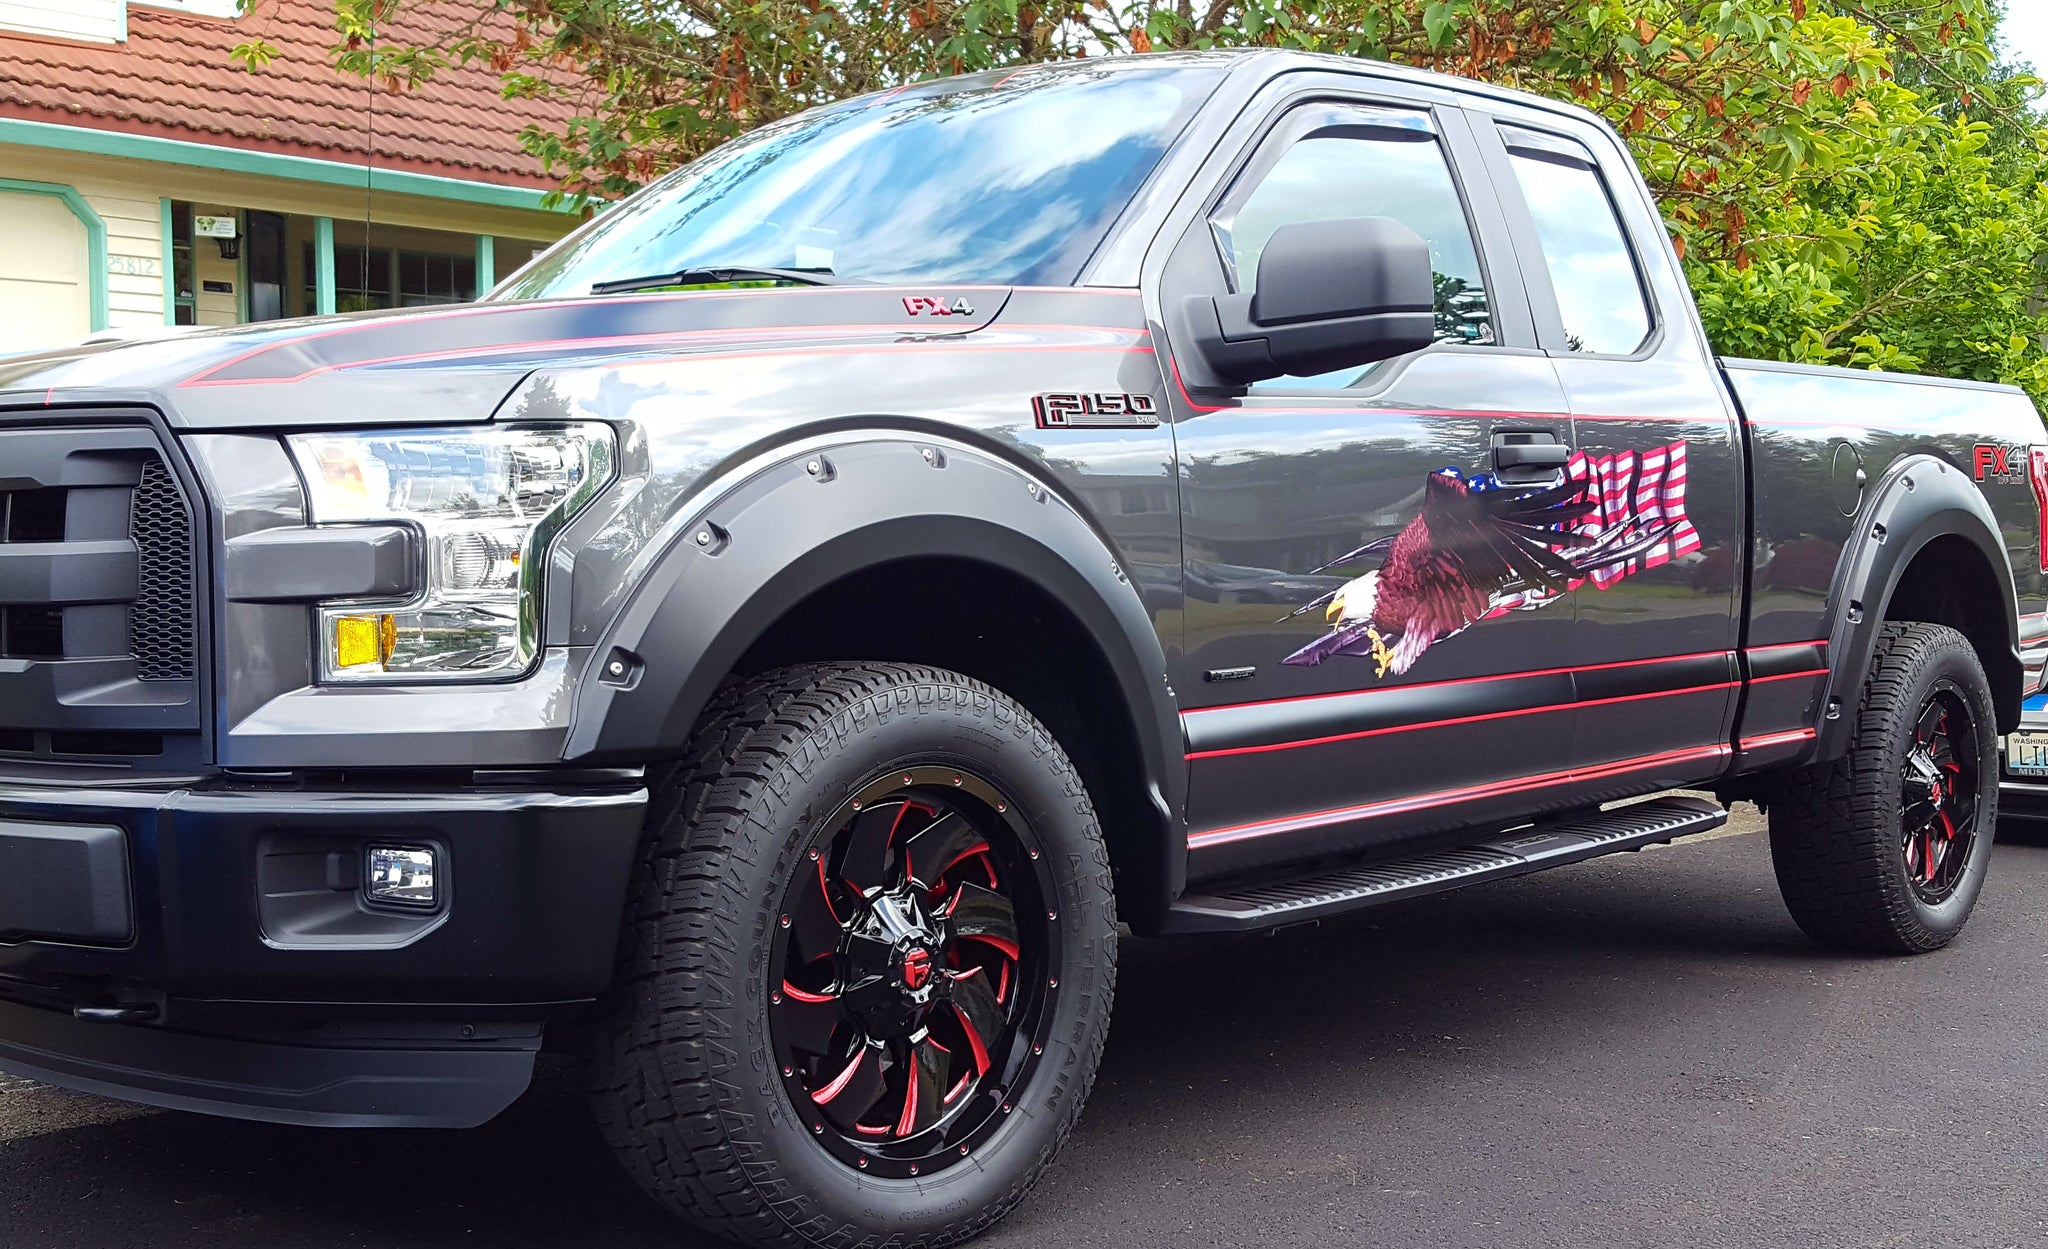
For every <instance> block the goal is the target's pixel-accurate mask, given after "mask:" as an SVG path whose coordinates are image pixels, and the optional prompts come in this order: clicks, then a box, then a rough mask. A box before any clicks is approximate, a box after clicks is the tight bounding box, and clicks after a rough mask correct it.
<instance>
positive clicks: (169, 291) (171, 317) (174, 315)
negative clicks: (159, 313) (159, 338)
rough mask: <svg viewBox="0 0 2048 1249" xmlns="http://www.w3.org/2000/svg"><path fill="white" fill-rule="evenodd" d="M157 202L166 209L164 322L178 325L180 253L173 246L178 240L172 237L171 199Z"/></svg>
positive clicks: (164, 232) (164, 227)
mask: <svg viewBox="0 0 2048 1249" xmlns="http://www.w3.org/2000/svg"><path fill="white" fill-rule="evenodd" d="M157 203H159V204H162V205H163V210H164V213H163V225H162V230H163V236H162V241H163V247H164V324H165V325H176V324H177V323H178V253H177V252H176V251H175V250H174V248H173V244H175V243H176V242H177V240H176V239H174V238H172V237H171V234H172V230H173V227H172V225H171V201H169V200H167V199H164V200H158V201H157Z"/></svg>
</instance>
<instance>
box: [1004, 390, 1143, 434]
mask: <svg viewBox="0 0 2048 1249" xmlns="http://www.w3.org/2000/svg"><path fill="white" fill-rule="evenodd" d="M1031 411H1032V412H1033V413H1034V414H1035V415H1036V416H1037V417H1038V427H1039V428H1040V429H1151V428H1152V427H1153V426H1155V425H1157V424H1159V404H1158V402H1157V401H1156V400H1154V399H1153V398H1152V396H1150V395H1117V394H1106V393H1102V392H1099V391H1098V392H1096V393H1093V394H1083V393H1080V392H1077V391H1058V392H1055V393H1053V394H1049V395H1039V396H1037V397H1036V398H1034V399H1032V401H1031Z"/></svg>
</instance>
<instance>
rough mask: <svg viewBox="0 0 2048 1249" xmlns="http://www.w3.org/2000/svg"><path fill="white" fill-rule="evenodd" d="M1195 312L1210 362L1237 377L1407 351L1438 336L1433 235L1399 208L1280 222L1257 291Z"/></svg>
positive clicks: (1197, 304) (1300, 371)
mask: <svg viewBox="0 0 2048 1249" xmlns="http://www.w3.org/2000/svg"><path fill="white" fill-rule="evenodd" d="M1187 312H1188V319H1189V320H1190V321H1191V322H1192V323H1193V324H1194V326H1195V332H1194V338H1195V341H1194V344H1193V345H1194V347H1195V349H1196V350H1197V351H1198V352H1200V353H1201V356H1202V359H1203V362H1204V363H1206V364H1207V365H1208V366H1209V368H1210V369H1211V370H1212V371H1213V372H1215V373H1216V375H1217V376H1219V377H1221V378H1223V379H1225V380H1227V381H1231V382H1240V383H1244V382H1257V381H1264V380H1266V379H1267V378H1272V377H1287V376H1308V375H1312V374H1316V373H1327V372H1331V371H1332V370H1335V369H1342V368H1352V367H1358V366H1363V365H1367V364H1371V363H1373V362H1374V361H1377V360H1387V359H1391V358H1393V357H1395V356H1402V355H1407V354H1408V353H1409V352H1411V351H1421V350H1422V349H1423V348H1425V347H1427V346H1429V345H1430V344H1431V343H1432V342H1434V341H1435V340H1436V285H1435V280H1434V277H1433V275H1432V273H1431V269H1430V263H1429V244H1428V243H1426V242H1424V241H1423V239H1422V236H1421V235H1419V234H1417V233H1415V231H1413V230H1411V229H1409V228H1408V227H1407V226H1405V225H1402V224H1401V223H1400V222H1398V221H1396V220H1394V219H1393V218H1392V217H1352V218H1346V219H1342V220H1337V221H1304V222H1298V223H1296V224H1294V225H1287V226H1281V227H1280V228H1279V229H1278V230H1275V231H1273V236H1272V238H1270V239H1268V240H1267V241H1266V247H1265V250H1264V251H1262V252H1261V253H1260V254H1259V274H1258V289H1257V290H1256V291H1254V292H1253V293H1251V294H1241V295H1219V296H1216V297H1214V298H1196V299H1191V300H1189V301H1188V308H1187Z"/></svg>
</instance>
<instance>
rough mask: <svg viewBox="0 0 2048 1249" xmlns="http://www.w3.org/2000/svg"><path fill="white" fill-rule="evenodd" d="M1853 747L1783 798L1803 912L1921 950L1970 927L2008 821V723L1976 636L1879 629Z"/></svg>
mask: <svg viewBox="0 0 2048 1249" xmlns="http://www.w3.org/2000/svg"><path fill="white" fill-rule="evenodd" d="M1855 728H1856V731H1855V736H1854V738H1853V739H1851V742H1850V745H1849V751H1848V753H1847V754H1846V755H1845V756H1843V757H1842V758H1841V759H1838V760H1836V761H1835V762H1833V763H1830V764H1822V765H1817V766H1815V767H1811V768H1807V769H1805V770H1803V771H1801V772H1800V773H1798V774H1797V775H1795V776H1794V777H1792V778H1791V779H1790V780H1789V781H1788V782H1787V784H1786V787H1785V790H1784V792H1783V794H1782V795H1781V796H1780V797H1779V798H1778V799H1777V800H1776V801H1775V802H1774V803H1773V804H1772V806H1771V861H1772V863H1773V865H1774V866H1775V867H1776V869H1777V875H1778V887H1779V890H1780V892H1781V893H1783V894H1784V897H1785V904H1786V907H1787V908H1788V909H1789V910H1790V911H1791V912H1792V918H1793V919H1795V920H1797V921H1798V923H1799V926H1800V927H1801V928H1802V929H1804V930H1805V931H1806V933H1807V935H1809V936H1811V937H1813V938H1814V939H1815V940H1817V941H1820V942H1822V943H1823V944H1827V945H1832V946H1838V947H1842V948H1847V949H1861V950H1876V951H1880V952H1885V953H1897V954H1918V953H1924V952H1926V951H1928V950H1935V949H1939V948H1940V947H1942V946H1944V945H1947V944H1948V943H1949V942H1950V941H1951V940H1953V939H1954V938H1955V935H1956V934H1957V933H1959V932H1961V931H1962V928H1963V924H1964V922H1965V921H1966V920H1968V919H1969V917H1970V911H1971V909H1972V908H1973V907H1975V906H1976V904H1977V895H1978V893H1979V892H1980V891H1981V890H1982V889H1983V888H1984V877H1985V874H1986V871H1987V869H1988V868H1989V865H1990V861H1991V839H1992V834H1993V832H1994V829H1995V825H1996V823H1997V818H1998V737H1997V734H1998V728H1997V714H1996V712H1995V710H1994V708H1993V704H1992V701H1991V687H1990V683H1989V682H1988V681H1987V680H1986V679H1985V677H1984V668H1983V665H1982V664H1980V663H1979V662H1978V659H1977V653H1976V651H1975V650H1973V649H1972V648H1971V646H1970V643H1969V641H1968V640H1967V639H1965V638H1964V637H1963V635H1962V634H1960V633H1957V632H1956V631H1955V630H1954V629H1951V628H1948V627H1946V626H1944V625H1933V624H1899V623H1893V624H1887V625H1885V626H1884V627H1883V631H1882V632H1881V633H1880V634H1879V635H1878V642H1877V651H1876V654H1875V655H1874V656H1873V658H1872V661H1871V667H1870V676H1869V677H1868V679H1867V680H1866V681H1865V682H1864V687H1863V698H1862V702H1861V705H1860V706H1859V707H1858V709H1857V715H1856V726H1855Z"/></svg>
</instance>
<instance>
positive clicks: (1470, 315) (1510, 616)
mask: <svg viewBox="0 0 2048 1249" xmlns="http://www.w3.org/2000/svg"><path fill="white" fill-rule="evenodd" d="M1477 160H1478V158H1477V157H1476V156H1475V155H1474V151H1473V148H1472V141H1471V135H1470V132H1469V130H1468V129H1467V128H1466V125H1465V123H1464V121H1463V118H1462V115H1461V114H1460V113H1459V112H1458V110H1456V109H1453V108H1447V107H1444V106H1442V105H1441V104H1427V103H1422V102H1408V101H1403V100H1400V99H1397V98H1388V97H1379V96H1375V97H1372V98H1365V97H1346V98H1323V99H1314V100H1310V101H1305V102H1301V103H1296V104H1293V105H1291V106H1287V107H1283V108H1280V109H1278V110H1276V112H1275V113H1274V115H1273V116H1272V119H1271V121H1270V124H1269V125H1268V127H1267V128H1266V130H1265V132H1264V134H1263V135H1262V136H1261V137H1259V138H1258V139H1257V140H1256V141H1255V142H1253V143H1252V144H1250V146H1249V147H1248V148H1247V149H1246V152H1245V154H1244V155H1243V156H1242V157H1241V158H1240V159H1239V160H1238V161H1236V162H1235V165H1234V167H1233V168H1232V169H1231V170H1230V171H1229V172H1228V173H1227V174H1226V175H1225V176H1223V177H1222V178H1220V179H1219V182H1220V184H1221V186H1222V187H1223V189H1222V190H1221V191H1220V192H1219V193H1218V194H1217V195H1216V196H1214V197H1213V198H1212V200H1211V201H1210V202H1209V204H1208V205H1207V207H1206V210H1205V211H1204V212H1203V213H1202V215H1201V217H1200V219H1199V220H1197V221H1196V222H1194V223H1193V224H1192V225H1191V226H1190V227H1189V228H1188V229H1187V230H1186V231H1185V233H1184V234H1182V235H1181V236H1180V237H1179V240H1178V241H1177V243H1176V244H1175V246H1174V248H1173V250H1172V252H1171V253H1170V256H1169V258H1168V259H1167V260H1166V262H1165V264H1164V266H1163V269H1164V271H1163V273H1162V275H1161V277H1160V279H1159V293H1160V308H1161V311H1162V315H1163V320H1164V323H1165V325H1166V327H1167V331H1168V334H1167V337H1168V339H1169V340H1170V341H1169V349H1170V351H1171V366H1172V369H1173V373H1174V376H1175V377H1176V378H1177V379H1178V380H1179V382H1180V385H1179V386H1177V387H1175V388H1174V393H1173V401H1174V402H1175V404H1176V405H1177V409H1178V410H1177V411H1176V413H1175V417H1176V427H1175V433H1176V439H1177V446H1178V458H1179V464H1180V478H1179V489H1180V493H1181V508H1182V516H1183V542H1184V566H1185V573H1184V589H1185V595H1186V611H1185V617H1184V622H1183V624H1184V646H1185V649H1186V654H1187V659H1188V664H1187V671H1188V676H1189V682H1188V683H1189V685H1190V688H1188V689H1186V690H1183V691H1182V692H1181V697H1182V703H1183V706H1184V707H1186V708H1188V710H1187V713H1186V714H1185V716H1184V724H1185V726H1186V729H1187V733H1188V739H1189V751H1190V754H1189V766H1190V782H1191V791H1190V812H1189V815H1190V825H1191V830H1192V831H1191V835H1190V841H1189V849H1190V860H1189V871H1190V875H1191V877H1194V878H1200V877H1203V876H1210V875H1215V874H1218V873H1223V872H1230V871H1237V870H1242V869H1245V868H1250V867H1257V866H1261V865H1269V864H1280V863H1287V862H1298V861H1301V860H1304V859H1308V858H1313V857H1317V856H1320V855H1324V854H1330V853H1340V852H1355V851H1360V850H1367V849H1387V850H1391V849H1393V848H1395V847H1396V846H1408V845H1414V844H1418V843H1419V842H1421V841H1423V840H1426V839H1429V838H1431V837H1432V836H1439V835H1442V834H1446V833H1448V832H1449V831H1450V830H1454V829H1458V828H1460V827H1461V826H1464V825H1468V824H1470V823H1473V822H1477V821H1484V820H1486V819H1488V818H1489V817H1495V816H1499V815H1501V814H1503V813H1511V812H1514V811H1519V810H1526V809H1528V808H1530V807H1532V806H1536V805H1540V804H1541V803H1542V802H1543V801H1544V790H1545V788H1546V787H1548V786H1557V785H1560V784H1562V782H1563V781H1564V780H1565V779H1566V776H1565V772H1566V769H1567V767H1568V762H1569V754H1570V742H1571V737H1572V716H1573V712H1572V709H1571V706H1570V704H1571V702H1572V698H1573V689H1574V687H1573V682H1572V675H1571V672H1570V668H1569V662H1568V660H1567V658H1566V656H1567V655H1568V654H1569V651H1570V647H1571V630H1572V622H1573V607H1572V595H1571V594H1570V592H1569V591H1568V590H1567V589H1565V588H1563V587H1562V586H1560V585H1551V586H1549V587H1548V588H1546V587H1545V586H1542V585H1537V584H1533V583H1529V582H1526V581H1515V580H1512V579H1510V580H1508V581H1507V582H1506V583H1502V582H1501V581H1500V580H1499V579H1495V581H1494V582H1493V583H1492V584H1490V585H1487V586H1482V587H1480V588H1479V589H1478V590H1477V591H1476V592H1475V590H1474V589H1473V585H1474V584H1476V583H1477V582H1478V581H1479V580H1481V575H1480V572H1479V571H1478V569H1479V568H1480V567H1481V566H1483V565H1485V564H1486V563H1487V560H1486V559H1483V558H1478V557H1474V558H1471V559H1467V560H1465V562H1464V564H1462V565H1460V564H1459V563H1458V559H1457V558H1456V557H1459V556H1460V552H1459V551H1458V550H1453V549H1450V548H1457V547H1459V546H1460V541H1461V540H1460V537H1459V535H1457V534H1451V533H1437V534H1432V533H1431V532H1429V530H1430V524H1429V523H1428V522H1422V521H1418V517H1420V516H1422V515H1423V513H1424V512H1425V509H1432V510H1431V512H1430V514H1431V516H1432V517H1440V518H1449V519H1439V520H1438V522H1437V524H1438V526H1439V527H1442V528H1449V527H1450V526H1451V524H1452V523H1453V522H1454V521H1458V520H1459V518H1465V519H1467V520H1469V521H1470V523H1471V525H1473V526H1476V528H1472V529H1470V530H1469V531H1467V535H1466V536H1468V537H1469V536H1470V535H1471V534H1478V533H1480V532H1482V530H1484V529H1485V527H1487V526H1500V525H1507V526H1513V525H1525V526H1540V525H1542V524H1544V523H1546V522H1545V518H1544V517H1543V516H1542V515H1539V514H1537V513H1536V512H1534V511H1532V510H1531V508H1532V507H1535V506H1537V505H1536V504H1530V505H1527V506H1523V505H1522V504H1521V503H1520V501H1522V500H1526V499H1530V498H1533V497H1537V496H1542V502H1541V506H1545V507H1547V506H1551V505H1553V504H1554V503H1555V502H1556V500H1555V499H1554V498H1552V497H1550V496H1547V495H1544V491H1543V487H1544V486H1545V485H1546V484H1548V483H1551V482H1555V481H1556V480H1557V479H1558V469H1559V465H1560V463H1561V462H1562V460H1563V458H1564V456H1565V455H1566V454H1567V453H1568V448H1569V446H1570V443H1571V422H1570V419H1569V417H1568V416H1567V415H1566V414H1565V413H1566V408H1565V403H1564V397H1563V394H1562V392H1561V390H1560V388H1559V386H1558V383H1557V380H1556V376H1555V373H1554V371H1553V369H1552V368H1551V365H1550V362H1549V361H1548V359H1547V358H1545V356H1544V355H1543V354H1542V352H1541V351H1540V350H1538V349H1537V344H1536V341H1535V337H1534V331H1533V323H1532V321H1531V318H1530V317H1529V314H1528V308H1527V304H1526V301H1525V299H1524V296H1523V295H1522V292H1521V287H1520V281H1519V277H1518V275H1517V273H1516V268H1515V259H1514V254H1513V251H1512V249H1511V246H1510V244H1509V242H1508V236H1507V234H1506V232H1505V229H1504V225H1503V222H1502V219H1501V218H1500V216H1499V213H1498V208H1497V206H1496V205H1495V203H1494V202H1493V200H1492V198H1491V196H1490V193H1489V192H1488V191H1487V189H1486V183H1485V181H1484V180H1483V179H1468V178H1461V177H1460V176H1459V171H1460V170H1461V169H1466V168H1472V167H1476V165H1477ZM1355 217H1393V218H1395V219H1397V220H1399V221H1400V222H1402V223H1403V224H1405V225H1407V226H1408V227H1409V228H1410V229H1412V230H1414V231H1415V232H1416V233H1417V234H1419V235H1421V236H1422V237H1423V238H1424V239H1425V240H1426V241H1427V242H1428V243H1429V247H1430V256H1431V262H1432V267H1433V269H1434V270H1435V279H1436V290H1437V299H1436V315H1437V323H1438V325H1437V336H1438V342H1437V344H1436V345H1435V346H1433V347H1432V348H1430V349H1429V350H1427V351H1424V352H1420V353H1417V354H1415V355H1411V356H1407V357H1403V358H1400V359H1396V360H1390V361H1385V362H1382V363H1379V364H1376V365H1373V366H1371V367H1367V368H1359V369H1349V370H1344V371H1341V372H1339V373H1335V374H1329V375H1324V376H1319V377H1289V378H1281V379H1277V380H1275V381H1272V382H1268V383H1264V384H1260V385H1257V386H1253V387H1251V388H1249V389H1244V388H1239V389H1236V390H1231V389H1225V388H1222V387H1220V386H1209V385H1206V384H1205V383H1207V382H1208V381H1209V380H1210V378H1209V375H1208V374H1207V371H1206V369H1205V367H1204V366H1203V365H1202V363H1201V361H1200V360H1199V358H1196V357H1193V356H1190V355H1189V354H1188V353H1187V352H1185V351H1182V350H1177V349H1173V345H1174V343H1182V344H1184V343H1186V342H1187V341H1188V337H1187V334H1186V333H1185V326H1183V329H1182V332H1179V333H1176V332H1175V330H1174V327H1175V325H1176V323H1177V318H1178V317H1179V316H1180V315H1182V314H1181V312H1180V311H1178V310H1183V309H1185V308H1186V307H1187V306H1188V305H1189V302H1190V301H1199V300H1201V299H1204V298H1206V297H1213V296H1216V295H1221V294H1225V293H1229V292H1240V293H1241V292H1244V291H1248V290H1252V289H1255V286H1256V282H1257V275H1258V258H1259V253H1260V249H1261V247H1262V246H1263V245H1264V243H1265V240H1266V239H1268V238H1269V237H1271V235H1272V233H1273V231H1274V230H1276V229H1277V228H1279V227H1280V226H1282V225H1287V224H1292V223H1296V222H1302V221H1311V220H1327V219H1335V218H1355ZM1460 523H1462V522H1460ZM1463 554H1464V555H1470V554H1471V552H1469V551H1464V552H1463ZM1447 555H1449V556H1451V557H1453V558H1451V559H1450V563H1451V565H1452V567H1451V568H1450V569H1449V570H1448V571H1447V570H1446V567H1445V564H1446V556H1447ZM1460 576H1463V577H1465V578H1466V579H1467V580H1466V581H1465V582H1464V583H1460V582H1459V577H1460ZM1418 578H1419V584H1418ZM1418 604H1422V605H1425V606H1427V605H1430V604H1434V605H1436V606H1437V607H1438V608H1440V609H1441V610H1440V611H1439V612H1438V614H1437V615H1436V616H1435V617H1433V618H1426V617H1429V613H1428V612H1427V611H1418Z"/></svg>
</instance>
